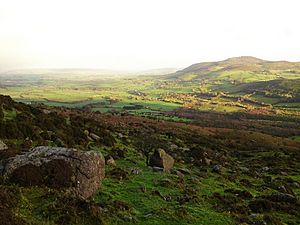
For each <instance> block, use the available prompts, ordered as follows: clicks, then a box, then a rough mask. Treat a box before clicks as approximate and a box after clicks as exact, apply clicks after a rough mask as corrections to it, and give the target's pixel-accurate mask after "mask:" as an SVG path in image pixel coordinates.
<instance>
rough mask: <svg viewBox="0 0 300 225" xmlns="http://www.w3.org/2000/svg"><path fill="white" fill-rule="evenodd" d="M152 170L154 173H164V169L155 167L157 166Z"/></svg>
mask: <svg viewBox="0 0 300 225" xmlns="http://www.w3.org/2000/svg"><path fill="white" fill-rule="evenodd" d="M152 169H153V171H154V172H163V171H164V168H161V167H157V166H153V167H152Z"/></svg>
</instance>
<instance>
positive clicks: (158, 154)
mask: <svg viewBox="0 0 300 225" xmlns="http://www.w3.org/2000/svg"><path fill="white" fill-rule="evenodd" d="M149 165H150V166H152V167H160V168H163V170H164V171H166V172H168V171H170V169H171V168H172V167H173V165H174V159H173V157H172V156H170V155H169V154H168V153H166V152H165V150H163V149H161V148H160V149H157V150H156V151H155V152H154V153H153V154H152V155H151V156H150V159H149Z"/></svg>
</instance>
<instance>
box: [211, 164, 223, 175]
mask: <svg viewBox="0 0 300 225" xmlns="http://www.w3.org/2000/svg"><path fill="white" fill-rule="evenodd" d="M222 170H223V167H222V166H221V165H219V164H218V165H214V166H213V168H212V171H213V172H215V173H221V172H222Z"/></svg>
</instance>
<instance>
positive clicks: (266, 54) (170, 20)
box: [0, 0, 300, 70]
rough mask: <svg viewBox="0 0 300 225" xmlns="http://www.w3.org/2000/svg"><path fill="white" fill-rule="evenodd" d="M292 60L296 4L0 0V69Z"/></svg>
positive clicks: (299, 31) (299, 30)
mask: <svg viewBox="0 0 300 225" xmlns="http://www.w3.org/2000/svg"><path fill="white" fill-rule="evenodd" d="M241 55H252V56H256V57H260V58H264V59H270V60H273V59H286V60H291V61H300V1H299V0H94V1H93V0H70V1H68V0H0V70H7V69H21V68H54V67H55V68H62V67H63V68H69V67H71V68H107V69H149V68H160V67H185V66H188V65H190V64H192V63H196V62H200V61H210V60H220V59H224V58H228V57H233V56H241Z"/></svg>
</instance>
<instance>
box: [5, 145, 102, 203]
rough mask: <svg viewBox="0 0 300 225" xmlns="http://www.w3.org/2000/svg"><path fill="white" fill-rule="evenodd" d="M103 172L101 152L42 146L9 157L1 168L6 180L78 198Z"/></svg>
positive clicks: (92, 189) (84, 196)
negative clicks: (53, 189)
mask: <svg viewBox="0 0 300 225" xmlns="http://www.w3.org/2000/svg"><path fill="white" fill-rule="evenodd" d="M104 175H105V160H104V157H103V156H102V155H101V153H96V152H93V151H87V152H83V151H78V150H76V149H70V148H57V147H46V146H40V147H36V148H34V149H32V150H31V151H29V152H26V153H25V154H23V155H17V156H15V157H13V158H10V159H9V160H8V162H7V163H6V164H5V166H4V170H3V178H4V180H5V181H6V182H11V183H17V184H19V185H22V186H31V185H36V186H47V187H50V188H58V189H64V190H65V191H66V192H67V193H69V194H71V195H72V196H74V197H77V198H80V199H87V198H89V197H91V196H92V195H93V194H94V193H95V192H96V191H97V190H98V189H99V187H100V185H101V180H102V179H103V178H104Z"/></svg>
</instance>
